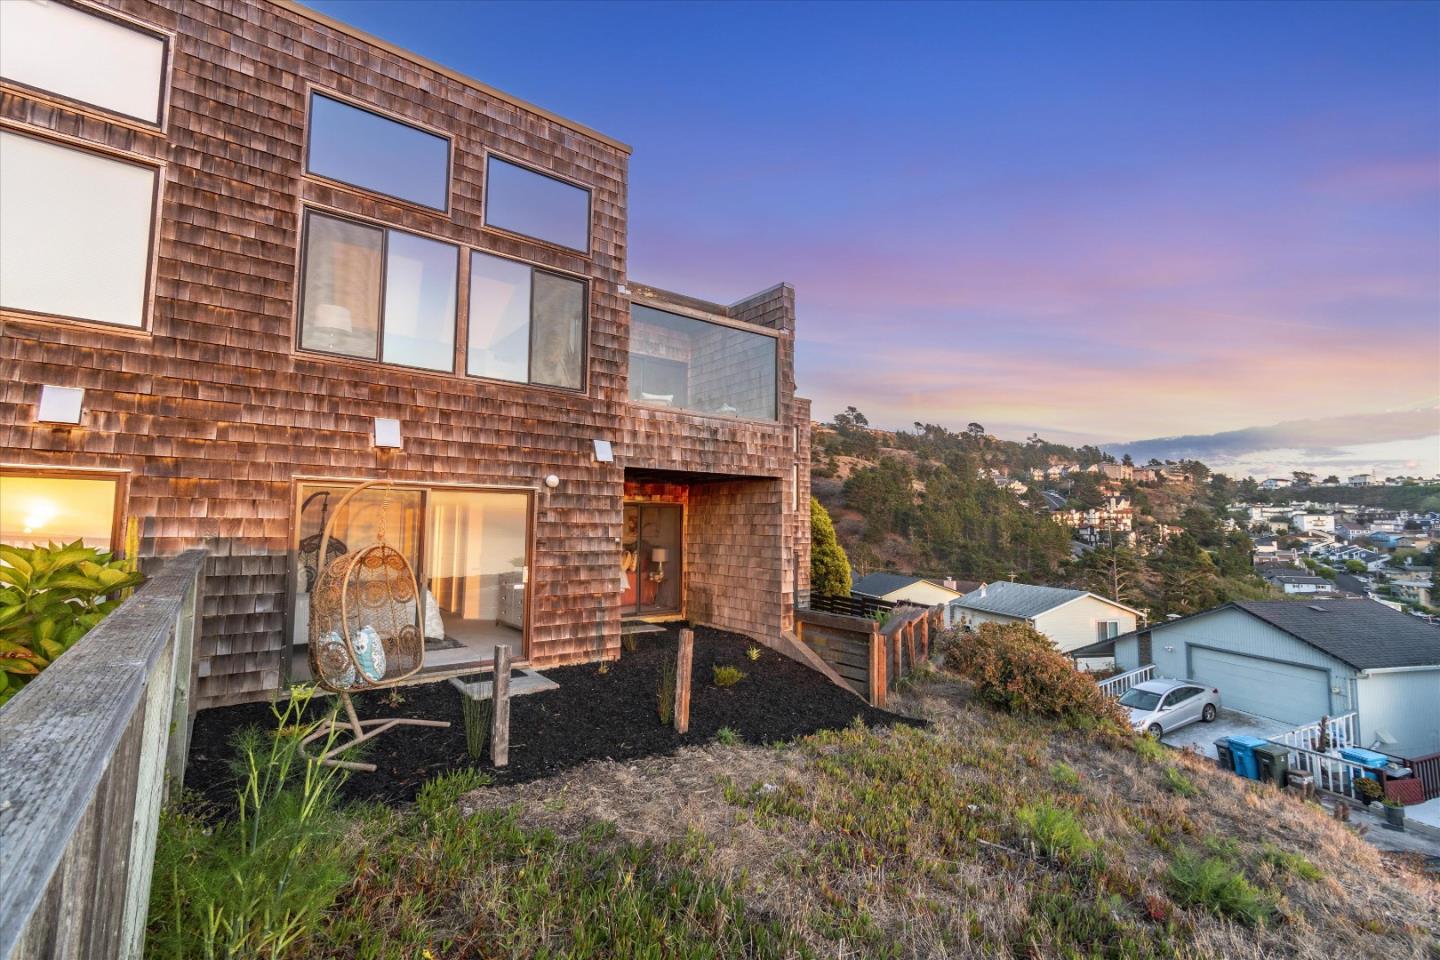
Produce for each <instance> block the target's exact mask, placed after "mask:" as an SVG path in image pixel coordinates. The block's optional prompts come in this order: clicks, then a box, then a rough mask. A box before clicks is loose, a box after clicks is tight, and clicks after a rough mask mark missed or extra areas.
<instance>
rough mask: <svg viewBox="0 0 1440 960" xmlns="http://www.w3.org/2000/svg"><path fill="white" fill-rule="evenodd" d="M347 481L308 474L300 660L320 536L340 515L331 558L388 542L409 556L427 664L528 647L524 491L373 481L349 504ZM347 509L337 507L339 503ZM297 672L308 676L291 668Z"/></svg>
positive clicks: (302, 521)
mask: <svg viewBox="0 0 1440 960" xmlns="http://www.w3.org/2000/svg"><path fill="white" fill-rule="evenodd" d="M348 489H349V487H347V486H346V485H344V484H336V483H318V482H317V483H310V482H307V483H302V484H301V485H300V489H299V523H298V530H297V534H298V537H297V545H296V553H295V556H296V569H295V581H294V582H295V605H294V608H293V610H294V616H293V617H292V627H293V642H294V644H295V646H296V653H297V655H296V656H295V657H293V658H292V663H293V664H294V668H295V669H303V668H301V667H300V665H301V664H303V663H304V660H305V656H304V650H305V644H306V643H307V641H308V636H309V611H310V589H311V587H312V586H313V585H314V583H315V579H316V575H317V574H318V572H319V569H320V563H321V560H320V557H319V551H320V538H321V533H322V532H323V531H324V528H325V524H326V522H327V521H330V520H333V521H334V526H333V528H332V531H331V540H330V545H329V547H328V549H327V553H328V554H329V556H328V558H327V559H328V560H329V561H334V560H335V559H336V558H337V557H339V556H341V555H343V554H345V553H348V552H352V551H356V550H363V549H364V548H365V547H367V546H369V545H370V544H372V543H374V542H375V540H376V539H377V538H378V536H379V535H380V533H381V528H382V527H383V528H384V535H385V541H386V542H387V543H389V544H390V545H391V546H393V547H395V548H396V549H397V550H399V551H400V552H401V553H402V554H404V555H405V557H406V559H407V560H408V561H409V562H410V565H411V567H412V568H413V569H414V571H415V576H416V580H417V582H418V583H419V585H420V593H421V596H422V597H423V600H424V611H423V613H422V614H421V622H422V624H423V632H424V636H425V664H426V667H427V668H430V669H434V668H440V669H454V668H456V667H460V666H465V665H470V664H479V663H480V662H482V661H488V660H490V659H492V657H493V656H494V651H495V647H496V646H497V645H502V646H508V647H510V648H511V651H512V654H513V655H514V657H515V658H516V659H519V658H521V657H523V656H524V649H525V645H524V634H525V591H526V574H527V572H528V564H529V551H530V535H529V516H530V495H529V494H528V493H527V492H525V491H521V490H481V489H458V488H449V487H422V486H414V487H412V486H400V487H396V488H394V489H391V490H388V491H387V490H385V489H383V488H380V487H371V488H370V489H367V490H362V491H361V492H359V493H358V494H356V495H355V496H354V497H353V498H351V500H350V501H349V502H348V503H346V504H345V505H344V506H343V507H340V506H339V504H340V500H341V499H342V498H343V497H344V495H345V493H346V492H347V490H348ZM337 509H338V510H340V513H339V514H338V515H337V514H336V513H335V511H336V510H337ZM295 669H292V679H301V678H299V677H296V676H295V675H294V673H295Z"/></svg>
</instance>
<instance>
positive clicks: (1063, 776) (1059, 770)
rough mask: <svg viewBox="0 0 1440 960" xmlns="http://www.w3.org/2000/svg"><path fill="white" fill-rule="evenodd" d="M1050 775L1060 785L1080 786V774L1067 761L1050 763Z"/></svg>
mask: <svg viewBox="0 0 1440 960" xmlns="http://www.w3.org/2000/svg"><path fill="white" fill-rule="evenodd" d="M1050 776H1051V777H1053V778H1054V779H1055V782H1056V783H1058V784H1060V786H1062V787H1070V788H1074V787H1078V786H1080V774H1078V773H1076V772H1075V768H1074V767H1072V766H1070V764H1068V763H1053V764H1051V765H1050Z"/></svg>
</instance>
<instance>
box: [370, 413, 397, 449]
mask: <svg viewBox="0 0 1440 960" xmlns="http://www.w3.org/2000/svg"><path fill="white" fill-rule="evenodd" d="M375 446H377V447H389V448H391V449H394V450H398V449H400V446H401V443H400V421H399V420H395V419H393V418H391V417H376V418H375Z"/></svg>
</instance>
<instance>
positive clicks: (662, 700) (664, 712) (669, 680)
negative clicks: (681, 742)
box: [655, 657, 675, 727]
mask: <svg viewBox="0 0 1440 960" xmlns="http://www.w3.org/2000/svg"><path fill="white" fill-rule="evenodd" d="M655 699H656V701H657V704H656V705H657V706H658V707H659V708H660V722H661V723H663V724H664V725H665V726H667V727H668V726H670V723H671V721H672V720H674V719H675V658H674V657H666V658H665V660H664V661H663V662H662V663H661V664H660V685H659V688H658V689H657V690H656V692H655Z"/></svg>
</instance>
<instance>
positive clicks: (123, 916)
mask: <svg viewBox="0 0 1440 960" xmlns="http://www.w3.org/2000/svg"><path fill="white" fill-rule="evenodd" d="M204 560H205V551H203V550H190V551H187V552H186V553H183V554H181V555H180V556H178V557H174V558H172V559H170V560H168V561H167V562H166V563H165V564H164V566H163V567H162V568H161V569H160V570H159V571H158V572H156V573H155V574H154V575H153V576H151V577H150V579H149V580H148V581H147V582H146V583H145V584H144V585H143V586H141V587H140V589H139V590H137V591H136V592H135V595H134V596H132V597H131V598H130V599H129V600H127V601H125V602H124V603H123V604H121V605H120V607H119V608H118V609H117V610H116V611H115V612H114V613H112V614H110V616H108V617H106V618H105V620H104V621H103V622H101V624H100V625H99V626H98V627H96V628H95V629H94V630H92V631H91V632H90V633H89V634H87V635H86V636H85V637H84V638H82V639H81V640H80V642H79V643H77V644H76V645H75V646H74V647H72V648H71V649H70V650H69V651H67V652H66V653H65V654H64V656H61V657H60V658H59V659H57V660H56V661H55V663H54V664H52V665H51V666H50V667H48V668H46V670H45V671H44V672H43V673H41V674H40V675H39V676H38V677H36V678H35V679H34V680H33V681H31V682H30V683H29V684H28V685H26V687H25V689H23V690H21V691H20V693H19V694H17V695H16V696H15V697H14V698H13V699H11V700H10V702H9V703H7V704H6V705H5V707H4V708H3V709H0V771H3V772H0V851H3V853H0V890H3V891H4V898H5V908H4V909H3V910H0V957H5V958H8V960H30V958H42V957H43V958H79V960H110V958H114V957H125V958H130V957H138V956H140V954H141V949H142V946H143V943H144V935H145V914H146V908H147V906H148V903H149V897H150V871H151V869H152V867H153V860H154V853H155V833H156V828H157V825H158V821H159V816H160V805H161V803H162V801H163V799H164V792H165V785H166V783H167V779H166V775H167V774H169V775H171V776H172V777H174V778H176V779H178V777H179V775H180V774H181V773H182V772H183V770H184V765H185V751H186V748H187V746H188V740H189V720H190V712H189V711H190V691H191V689H192V686H193V683H194V677H193V670H192V660H191V653H192V651H193V649H194V637H195V623H196V617H197V612H198V611H197V606H198V603H199V598H198V592H199V582H200V570H201V567H202V565H203V563H204Z"/></svg>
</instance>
